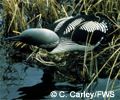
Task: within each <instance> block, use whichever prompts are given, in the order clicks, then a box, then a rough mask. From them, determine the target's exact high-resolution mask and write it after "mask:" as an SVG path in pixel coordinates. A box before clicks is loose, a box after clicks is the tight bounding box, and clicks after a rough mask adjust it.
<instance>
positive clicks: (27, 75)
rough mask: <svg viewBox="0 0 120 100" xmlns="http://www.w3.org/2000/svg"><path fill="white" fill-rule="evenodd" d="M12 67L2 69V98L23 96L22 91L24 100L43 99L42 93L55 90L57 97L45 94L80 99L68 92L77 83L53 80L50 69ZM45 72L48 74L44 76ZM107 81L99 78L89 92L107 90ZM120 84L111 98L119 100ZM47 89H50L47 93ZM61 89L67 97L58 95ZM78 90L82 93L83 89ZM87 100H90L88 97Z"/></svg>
mask: <svg viewBox="0 0 120 100" xmlns="http://www.w3.org/2000/svg"><path fill="white" fill-rule="evenodd" d="M10 68H12V70H13V71H11V70H10ZM10 68H9V67H6V70H2V67H1V70H0V75H1V76H0V77H1V80H0V100H11V99H13V98H18V97H22V96H23V95H24V94H20V93H21V91H22V92H23V93H25V94H26V96H23V98H25V99H24V100H29V99H30V98H33V99H32V100H41V99H40V98H41V97H42V96H41V94H42V95H44V96H45V95H46V94H47V95H48V94H49V93H50V92H51V91H53V90H54V91H55V92H57V97H51V96H50V95H48V96H45V98H46V99H47V100H50V99H54V100H57V99H58V100H60V99H61V98H62V99H65V100H66V99H68V100H73V99H75V100H77V99H78V100H79V99H80V98H79V97H70V93H68V92H67V90H69V91H74V90H75V89H76V87H75V85H74V86H72V85H71V84H68V83H67V82H62V83H54V82H52V80H51V79H52V78H53V77H52V76H51V73H49V71H46V72H45V71H44V72H43V70H42V69H40V68H32V67H30V66H28V65H26V64H24V63H15V64H12V65H11V66H10ZM4 69H5V68H4ZM3 72H4V73H3ZM43 74H46V75H44V76H43ZM43 80H44V82H43ZM107 81H108V79H98V82H97V83H96V84H94V85H93V86H92V87H91V90H89V92H96V91H105V90H106V84H107ZM111 83H112V80H110V82H109V89H110V88H111V86H110V84H111ZM119 84H120V81H119V80H116V81H115V84H114V89H113V90H114V92H115V97H114V98H111V99H110V100H119V98H120V90H119V89H120V85H119ZM23 87H25V88H23ZM26 87H27V88H26ZM78 87H81V86H78ZM47 89H48V90H47ZM18 90H21V91H18ZM46 90H47V91H48V92H47V93H46ZM60 91H63V94H62V96H63V95H65V96H66V97H60V96H59V95H58V94H59V93H60ZM108 91H109V90H108ZM76 92H77V91H76ZM78 92H79V93H80V92H81V91H78ZM35 98H37V99H35ZM85 100H88V98H87V99H85ZM94 100H103V98H102V96H99V98H97V97H96V98H94Z"/></svg>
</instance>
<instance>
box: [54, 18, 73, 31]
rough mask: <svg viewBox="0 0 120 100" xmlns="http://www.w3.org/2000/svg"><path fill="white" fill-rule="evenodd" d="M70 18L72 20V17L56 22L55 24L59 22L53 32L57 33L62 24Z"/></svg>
mask: <svg viewBox="0 0 120 100" xmlns="http://www.w3.org/2000/svg"><path fill="white" fill-rule="evenodd" d="M71 18H73V16H71V17H66V18H62V19H59V20H57V21H56V22H55V23H57V22H59V23H58V24H57V26H56V27H55V29H54V31H55V32H57V31H58V30H59V29H60V28H61V27H62V26H63V24H64V23H65V22H66V21H68V20H69V19H71Z"/></svg>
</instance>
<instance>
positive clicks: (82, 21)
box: [52, 14, 115, 53]
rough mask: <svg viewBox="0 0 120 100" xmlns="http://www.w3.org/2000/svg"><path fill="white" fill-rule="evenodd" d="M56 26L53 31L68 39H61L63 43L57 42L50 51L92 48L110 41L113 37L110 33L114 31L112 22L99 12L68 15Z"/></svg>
mask: <svg viewBox="0 0 120 100" xmlns="http://www.w3.org/2000/svg"><path fill="white" fill-rule="evenodd" d="M63 22H64V23H63ZM61 23H62V24H61ZM60 25H61V26H60ZM58 26H59V27H58ZM56 28H57V30H55V32H56V33H57V34H58V35H59V34H60V35H59V37H62V38H61V39H63V37H64V38H66V37H67V38H68V39H67V40H62V41H63V43H61V44H59V45H58V46H57V47H56V48H55V49H54V50H53V51H52V53H57V52H61V51H74V50H80V51H84V50H86V51H90V50H93V49H95V48H97V47H98V46H99V45H100V44H106V43H108V42H110V40H111V39H112V37H113V34H111V33H112V32H113V31H115V29H114V23H113V22H111V20H109V18H107V17H106V16H104V15H101V14H96V15H79V16H75V17H69V18H68V19H67V18H66V19H65V20H62V21H60V22H59V23H57V25H56V27H55V28H54V29H56ZM61 35H62V36H61ZM68 49H69V50H68Z"/></svg>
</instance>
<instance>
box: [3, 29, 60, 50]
mask: <svg viewBox="0 0 120 100" xmlns="http://www.w3.org/2000/svg"><path fill="white" fill-rule="evenodd" d="M4 40H5V41H20V42H23V43H26V44H30V45H34V46H38V47H40V48H43V49H47V50H48V51H50V50H52V49H53V48H55V47H56V46H57V45H58V44H59V37H58V35H57V34H56V33H55V32H53V31H51V30H49V29H45V28H30V29H26V30H24V31H23V32H22V33H21V34H20V35H17V36H12V37H7V38H4Z"/></svg>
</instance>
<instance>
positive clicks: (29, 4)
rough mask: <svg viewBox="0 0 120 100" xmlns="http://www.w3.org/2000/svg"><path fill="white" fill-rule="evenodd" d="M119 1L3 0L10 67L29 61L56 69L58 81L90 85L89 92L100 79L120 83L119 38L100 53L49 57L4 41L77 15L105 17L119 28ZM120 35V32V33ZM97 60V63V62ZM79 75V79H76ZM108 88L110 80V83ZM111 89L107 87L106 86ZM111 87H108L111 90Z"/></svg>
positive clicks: (2, 15) (3, 16)
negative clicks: (26, 31) (100, 15)
mask: <svg viewBox="0 0 120 100" xmlns="http://www.w3.org/2000/svg"><path fill="white" fill-rule="evenodd" d="M119 4H120V0H98V1H96V0H0V7H1V8H0V9H1V10H2V11H1V12H2V13H1V18H2V20H3V25H2V30H1V32H0V33H1V34H0V35H1V46H2V48H6V52H7V54H6V55H8V58H7V59H9V61H10V62H11V63H14V62H20V61H23V60H26V58H27V61H28V62H29V63H30V62H33V63H35V64H38V65H39V66H40V68H41V66H42V67H43V68H44V67H50V68H51V67H52V68H53V67H54V68H56V69H57V72H56V75H55V81H75V82H76V83H82V84H87V86H86V89H88V88H89V87H90V86H91V85H92V84H93V82H94V81H97V78H109V79H113V83H112V85H111V89H114V82H115V80H116V79H120V34H119V33H118V35H117V36H114V38H113V40H112V41H111V43H109V46H108V47H106V48H105V49H104V50H102V51H98V52H89V53H87V54H85V52H79V53H78V52H73V53H62V54H58V55H49V53H48V52H47V51H45V50H43V49H40V51H39V52H37V53H34V49H35V48H36V47H33V46H32V47H31V46H29V45H26V44H23V43H20V42H12V43H11V42H10V43H8V42H7V43H6V42H4V41H2V37H8V36H13V35H18V34H20V32H22V31H23V30H25V29H27V28H35V27H38V28H41V27H43V28H49V27H50V26H51V25H52V23H53V22H54V21H55V20H57V19H60V18H63V17H67V16H71V15H77V14H95V13H97V12H98V13H102V14H104V15H106V16H108V17H109V18H110V19H111V20H112V21H113V22H114V23H115V24H116V25H117V27H118V30H119V28H120V6H119ZM118 32H119V31H118ZM96 59H97V61H96ZM76 73H77V75H76ZM108 84H109V80H108ZM107 86H108V85H107ZM108 88H109V87H106V89H108Z"/></svg>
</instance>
